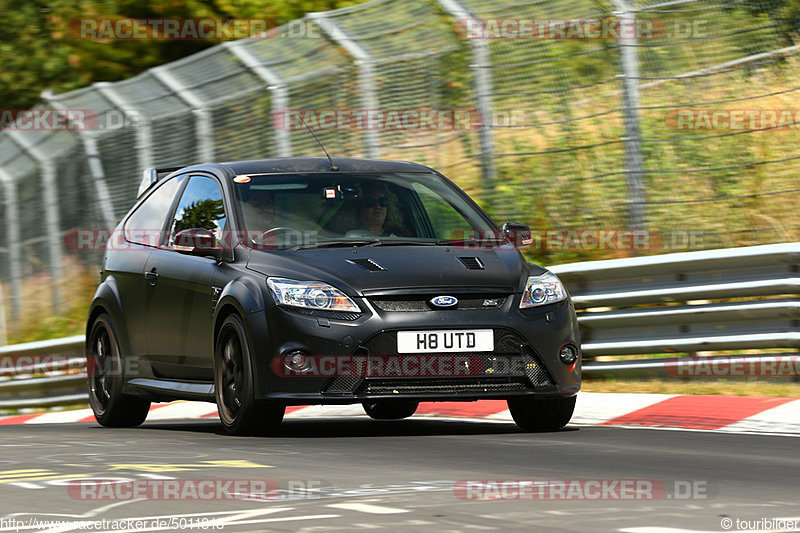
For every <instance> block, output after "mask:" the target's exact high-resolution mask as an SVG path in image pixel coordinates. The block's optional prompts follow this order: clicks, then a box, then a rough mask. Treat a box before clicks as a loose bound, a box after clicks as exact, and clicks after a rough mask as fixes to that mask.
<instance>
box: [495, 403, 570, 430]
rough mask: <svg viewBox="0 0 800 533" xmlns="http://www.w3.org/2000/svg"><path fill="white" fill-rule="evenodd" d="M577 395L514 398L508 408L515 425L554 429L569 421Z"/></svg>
mask: <svg viewBox="0 0 800 533" xmlns="http://www.w3.org/2000/svg"><path fill="white" fill-rule="evenodd" d="M576 399H577V396H571V397H569V398H546V399H536V398H530V397H527V398H514V399H511V400H508V410H509V411H511V417H512V418H513V419H514V422H516V424H517V426H519V427H520V428H521V429H524V430H525V431H555V430H557V429H561V428H563V427H564V426H566V425H567V424H568V423H569V420H570V418H572V413H573V411H574V410H575V400H576Z"/></svg>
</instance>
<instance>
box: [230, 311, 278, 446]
mask: <svg viewBox="0 0 800 533" xmlns="http://www.w3.org/2000/svg"><path fill="white" fill-rule="evenodd" d="M252 368H253V367H252V365H251V359H250V347H249V343H248V342H247V333H246V331H245V328H244V323H243V322H242V319H241V318H240V317H239V315H235V314H233V315H229V316H228V317H227V318H225V321H224V322H223V323H222V326H220V329H219V334H218V335H217V342H216V346H215V349H214V396H215V397H216V400H217V410H218V411H219V419H220V421H221V422H222V427H223V428H225V431H226V432H228V433H229V434H231V435H259V434H269V433H270V432H272V431H274V430H275V429H276V428H277V427H278V426H279V425H280V423H281V421H282V420H283V414H284V412H285V410H286V408H285V406H284V405H283V404H282V403H278V402H274V401H257V400H255V391H254V380H253V372H252Z"/></svg>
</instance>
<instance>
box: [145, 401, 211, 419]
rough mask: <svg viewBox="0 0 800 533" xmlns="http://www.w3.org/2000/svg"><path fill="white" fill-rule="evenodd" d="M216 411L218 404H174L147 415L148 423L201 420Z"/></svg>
mask: <svg viewBox="0 0 800 533" xmlns="http://www.w3.org/2000/svg"><path fill="white" fill-rule="evenodd" d="M216 411H217V406H216V404H213V403H209V402H172V403H171V404H169V405H165V406H164V407H159V408H158V409H154V410H152V411H150V414H148V415H147V421H148V422H152V421H154V420H178V419H182V418H200V417H202V416H203V415H208V414H211V413H215V412H216Z"/></svg>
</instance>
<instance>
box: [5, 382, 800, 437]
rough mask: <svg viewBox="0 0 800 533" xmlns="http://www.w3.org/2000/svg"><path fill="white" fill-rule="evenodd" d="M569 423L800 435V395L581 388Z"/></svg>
mask: <svg viewBox="0 0 800 533" xmlns="http://www.w3.org/2000/svg"><path fill="white" fill-rule="evenodd" d="M354 416H356V417H365V418H366V415H365V414H364V411H363V409H362V407H361V405H326V406H316V405H312V406H293V407H289V408H287V410H286V419H288V420H292V419H311V418H320V419H322V418H337V417H354ZM418 416H425V417H437V418H468V419H473V420H475V419H477V420H483V421H495V422H511V421H512V419H511V414H510V413H509V412H508V406H507V405H506V402H505V401H503V400H483V401H479V402H435V403H433V402H425V403H422V404H420V406H419V409H417V412H416V414H415V417H418ZM216 417H217V409H216V406H215V405H214V404H211V403H205V402H183V401H179V402H172V403H168V404H154V405H153V406H152V407H151V408H150V415H149V416H148V417H147V421H148V422H153V421H160V420H197V419H213V418H216ZM75 422H83V423H92V422H94V416H92V410H91V409H76V410H72V411H52V412H49V413H43V414H27V415H15V416H6V417H2V418H0V425H19V424H25V425H32V424H61V423H75ZM570 424H571V425H607V426H626V427H661V428H682V429H691V430H714V431H725V432H734V433H775V434H786V435H800V399H794V398H759V397H748V396H702V395H698V396H693V395H686V396H685V395H670V394H611V393H593V392H582V393H580V394H579V395H578V403H577V405H576V407H575V414H574V415H573V417H572V420H571V422H570Z"/></svg>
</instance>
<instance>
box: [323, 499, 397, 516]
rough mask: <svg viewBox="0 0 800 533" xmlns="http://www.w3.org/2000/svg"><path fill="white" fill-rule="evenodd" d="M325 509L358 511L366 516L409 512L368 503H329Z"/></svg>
mask: <svg viewBox="0 0 800 533" xmlns="http://www.w3.org/2000/svg"><path fill="white" fill-rule="evenodd" d="M325 507H334V508H336V509H345V510H347V511H358V512H359V513H368V514H401V513H410V512H411V511H409V510H408V509H398V508H397V507H384V506H383V505H372V504H369V503H358V502H344V503H331V504H329V505H326V506H325Z"/></svg>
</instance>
